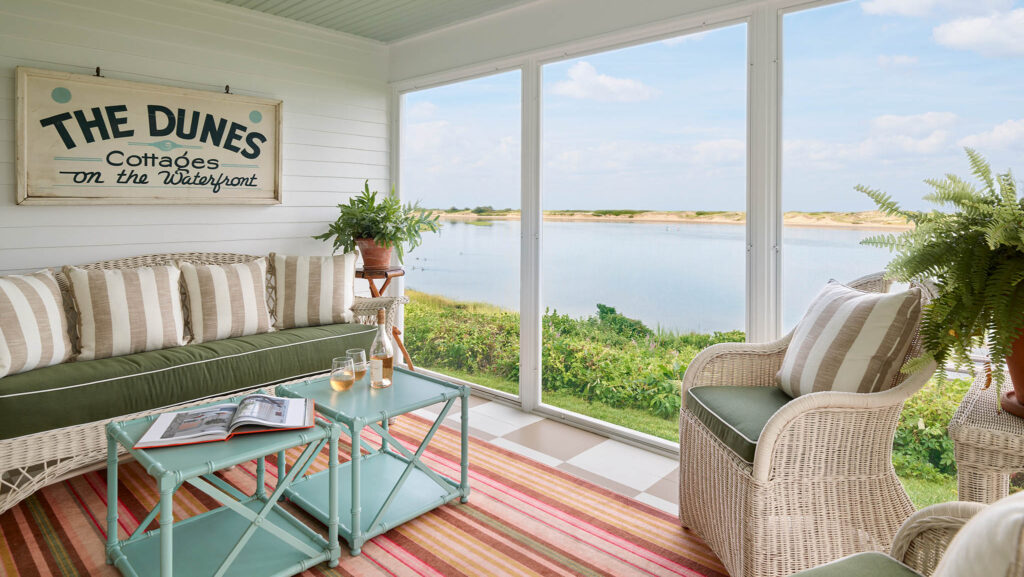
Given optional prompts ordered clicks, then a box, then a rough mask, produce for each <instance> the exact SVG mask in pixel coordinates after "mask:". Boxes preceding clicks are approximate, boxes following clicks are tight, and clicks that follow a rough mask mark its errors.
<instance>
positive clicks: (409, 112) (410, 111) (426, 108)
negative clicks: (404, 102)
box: [405, 100, 437, 120]
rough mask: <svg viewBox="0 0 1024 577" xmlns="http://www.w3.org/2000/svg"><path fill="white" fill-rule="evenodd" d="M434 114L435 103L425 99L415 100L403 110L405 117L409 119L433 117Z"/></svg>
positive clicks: (435, 110) (435, 111)
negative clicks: (415, 101) (414, 102)
mask: <svg viewBox="0 0 1024 577" xmlns="http://www.w3.org/2000/svg"><path fill="white" fill-rule="evenodd" d="M435 114H437V105H436V104H434V103H433V102H428V101H426V100H424V101H422V102H417V103H416V104H413V105H412V106H409V107H407V108H406V110H405V117H406V118H407V119H409V120H423V119H427V118H433V117H434V115H435Z"/></svg>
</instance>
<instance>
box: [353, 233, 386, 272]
mask: <svg viewBox="0 0 1024 577" xmlns="http://www.w3.org/2000/svg"><path fill="white" fill-rule="evenodd" d="M356 246H358V247H359V253H360V254H362V255H363V270H388V269H389V268H391V247H387V248H385V247H382V246H380V245H378V244H377V243H376V241H374V240H373V239H372V238H357V239H356Z"/></svg>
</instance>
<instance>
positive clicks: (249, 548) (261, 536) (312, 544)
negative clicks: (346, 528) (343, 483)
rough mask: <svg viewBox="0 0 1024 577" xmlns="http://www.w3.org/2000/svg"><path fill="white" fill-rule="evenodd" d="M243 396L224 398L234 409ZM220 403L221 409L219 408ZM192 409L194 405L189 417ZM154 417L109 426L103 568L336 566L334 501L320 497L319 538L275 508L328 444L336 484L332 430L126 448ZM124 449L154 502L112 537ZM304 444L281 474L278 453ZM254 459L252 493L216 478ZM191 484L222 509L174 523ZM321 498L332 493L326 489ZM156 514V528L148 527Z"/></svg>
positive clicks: (165, 574) (157, 572) (237, 570)
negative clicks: (145, 478) (274, 465)
mask: <svg viewBox="0 0 1024 577" xmlns="http://www.w3.org/2000/svg"><path fill="white" fill-rule="evenodd" d="M240 399H241V397H236V398H234V399H230V401H231V402H237V401H238V400H240ZM223 402H226V401H219V402H218V403H213V404H220V403H223ZM196 408H197V407H190V408H189V409H188V410H194V409H196ZM154 420H156V416H151V417H143V418H141V419H135V420H132V421H125V422H121V423H109V424H108V425H107V561H108V562H109V563H112V564H113V565H114V566H116V567H117V568H118V569H119V570H120V571H121V573H122V574H123V575H125V576H126V577H149V576H152V577H157V576H159V577H172V575H178V576H180V577H186V576H187V577H191V576H208V575H212V576H216V577H220V576H238V577H242V576H245V577H251V576H257V575H258V576H261V577H263V576H268V577H269V576H274V577H285V576H287V575H295V574H296V573H301V572H302V571H305V570H306V569H308V568H310V567H312V566H314V565H317V564H319V563H321V562H323V561H328V562H329V563H330V565H331V566H332V567H333V566H336V565H337V564H338V557H339V555H340V553H341V547H340V546H339V545H338V538H337V534H338V502H337V499H336V498H330V499H326V498H325V501H326V503H325V507H326V509H327V511H328V514H327V515H326V516H325V518H324V523H325V524H326V525H327V527H328V534H329V537H328V539H324V538H323V537H322V536H320V535H319V534H318V533H317V532H315V531H313V530H312V529H310V528H309V527H307V526H306V525H304V524H303V523H302V522H301V521H299V520H298V519H296V518H295V517H293V516H292V515H291V514H289V513H288V512H287V511H285V510H284V509H282V508H281V506H280V505H278V504H277V501H278V500H279V499H280V498H281V496H282V495H283V494H284V493H285V491H287V490H288V488H289V487H290V486H291V485H292V484H293V483H294V481H295V479H296V477H297V476H298V473H299V472H300V471H304V470H305V469H306V468H307V467H308V465H309V463H311V462H312V461H313V460H314V459H315V458H316V456H317V455H318V454H319V453H320V451H321V450H322V449H323V448H324V445H329V447H330V451H331V454H332V455H335V457H334V458H333V459H331V460H330V465H331V466H330V467H329V468H328V470H327V471H325V473H327V474H326V475H324V481H323V482H324V485H325V487H326V486H328V485H335V486H336V485H337V479H338V475H337V472H338V459H337V454H338V432H337V431H336V430H335V429H336V428H337V426H336V425H334V424H332V423H326V422H323V421H321V420H318V421H317V423H316V426H314V427H313V428H311V429H299V430H292V431H280V432H275V433H256V434H250V435H239V436H237V437H234V438H233V439H231V440H228V441H222V442H216V443H202V444H198V445H184V446H179V447H164V448H157V449H132V448H131V447H132V445H134V444H135V443H136V442H137V440H138V439H139V438H140V437H141V436H142V435H143V433H145V432H146V430H147V429H148V428H149V425H150V424H151V423H152V422H153V421H154ZM118 444H120V445H121V446H122V447H125V448H126V449H127V450H128V453H129V454H130V455H131V456H132V457H134V458H135V460H136V461H138V462H139V464H141V465H142V466H143V467H144V468H145V469H146V472H147V473H149V475H150V476H152V477H153V478H154V479H155V480H156V483H157V487H158V489H159V491H160V502H159V503H158V504H157V505H156V506H154V507H153V510H152V511H150V513H149V515H148V516H146V518H145V519H144V520H143V521H142V523H140V524H139V527H138V529H136V530H135V532H134V533H132V535H131V536H130V537H129V538H127V539H125V540H123V541H119V540H118V538H117V536H118V535H117V526H118V525H117V466H118V462H117V446H118ZM303 445H305V446H306V448H305V450H303V451H302V454H301V455H300V456H299V458H298V461H296V463H295V465H293V466H292V468H291V470H289V471H288V472H287V474H286V473H285V470H284V469H285V466H284V463H285V461H284V458H283V457H284V451H286V450H288V449H291V448H293V447H299V446H303ZM273 453H277V454H278V467H279V469H278V481H277V486H276V487H275V488H274V491H273V492H272V493H271V494H270V495H267V494H266V491H265V489H264V487H265V485H264V482H263V475H264V470H265V462H264V458H265V457H266V455H270V454H273ZM253 459H257V463H256V467H257V468H256V477H257V478H256V489H255V493H254V494H253V495H246V494H244V493H242V492H241V491H239V490H238V489H237V488H235V487H233V486H231V485H230V484H228V483H226V482H224V480H222V479H221V478H219V477H217V476H215V475H214V474H213V473H214V472H215V471H218V470H220V469H226V468H228V467H231V466H234V465H240V464H242V463H246V462H249V461H252V460H253ZM184 483H188V484H190V485H192V486H193V487H195V488H196V489H199V490H200V491H202V492H203V493H206V494H207V495H209V496H210V497H212V498H213V499H215V500H216V501H217V502H219V503H221V504H222V505H223V506H222V507H219V508H217V509H213V510H212V511H207V512H206V513H202V514H200V515H196V516H194V517H190V518H188V519H185V520H184V521H181V522H178V523H175V522H174V515H173V512H172V508H173V499H174V493H175V492H176V491H177V490H178V489H180V488H181V486H182V484H184ZM325 493H328V492H327V491H325ZM157 515H159V516H160V528H159V529H154V530H153V531H148V532H146V531H145V528H146V527H148V526H149V524H150V523H151V522H152V521H153V519H155V518H156V517H157Z"/></svg>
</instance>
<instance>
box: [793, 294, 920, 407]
mask: <svg viewBox="0 0 1024 577" xmlns="http://www.w3.org/2000/svg"><path fill="white" fill-rule="evenodd" d="M920 318H921V290H920V289H918V288H912V289H910V290H908V291H906V292H901V293H892V294H887V293H866V292H862V291H859V290H856V289H852V288H850V287H847V286H844V285H842V284H839V283H838V282H836V281H834V280H832V281H829V283H828V284H827V285H825V288H824V289H822V291H821V292H820V293H819V294H818V296H817V297H816V298H815V299H814V301H813V302H812V303H811V306H810V308H809V309H808V310H807V314H805V315H804V318H803V319H801V320H800V323H799V324H798V325H797V326H796V329H794V330H793V338H792V340H791V341H790V343H789V348H788V349H787V350H786V355H785V357H784V358H783V360H782V368H781V369H780V370H779V372H778V374H777V375H776V376H775V381H776V383H777V384H778V386H779V387H780V388H782V390H783V391H785V392H786V393H787V394H788V395H790V396H792V397H798V396H800V395H806V394H807V393H814V392H818V391H846V392H854V393H874V392H878V391H883V390H886V389H888V388H890V387H892V385H893V384H894V383H895V377H896V375H897V372H898V371H899V370H900V367H902V365H903V357H904V356H905V355H906V354H907V350H909V348H910V343H911V341H912V340H913V338H914V333H915V332H916V330H917V323H918V320H919V319H920Z"/></svg>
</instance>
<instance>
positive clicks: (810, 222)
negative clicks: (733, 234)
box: [434, 210, 913, 230]
mask: <svg viewBox="0 0 1024 577" xmlns="http://www.w3.org/2000/svg"><path fill="white" fill-rule="evenodd" d="M434 212H435V213H436V214H439V215H440V217H441V220H454V221H467V220H472V221H490V220H519V211H517V210H515V211H496V212H491V213H483V214H475V213H473V212H471V211H468V210H463V211H458V212H446V211H443V210H435V211H434ZM544 220H552V221H579V222H646V223H654V222H657V223H676V224H688V223H705V224H745V223H746V213H743V212H738V211H736V212H732V211H692V210H684V211H672V212H666V211H654V210H651V211H637V212H630V211H582V210H580V211H567V210H557V211H545V212H544ZM783 224H784V226H803V227H813V228H867V229H879V230H906V229H909V228H912V227H913V225H912V224H910V223H908V222H907V221H905V220H903V219H900V218H893V217H889V216H885V215H884V214H882V213H880V212H878V211H874V210H871V211H864V212H787V213H785V214H784V215H783Z"/></svg>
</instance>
